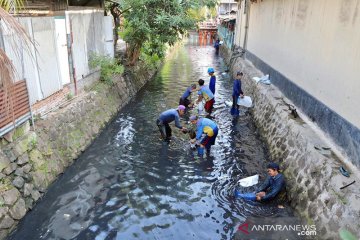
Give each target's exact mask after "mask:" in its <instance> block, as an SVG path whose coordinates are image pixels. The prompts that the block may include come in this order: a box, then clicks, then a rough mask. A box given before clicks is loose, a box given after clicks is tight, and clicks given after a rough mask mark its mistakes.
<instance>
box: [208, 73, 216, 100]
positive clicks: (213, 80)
mask: <svg viewBox="0 0 360 240" xmlns="http://www.w3.org/2000/svg"><path fill="white" fill-rule="evenodd" d="M208 74H209V76H210V81H209V89H210V91H211V92H212V93H213V94H214V95H215V84H216V77H215V70H214V68H212V67H211V68H208Z"/></svg>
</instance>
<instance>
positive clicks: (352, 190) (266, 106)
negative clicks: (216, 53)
mask: <svg viewBox="0 0 360 240" xmlns="http://www.w3.org/2000/svg"><path fill="white" fill-rule="evenodd" d="M221 50H222V53H224V56H225V58H226V59H227V62H228V64H229V66H230V74H232V76H234V74H235V73H236V72H237V71H239V70H240V71H243V72H244V73H245V76H244V78H243V81H242V82H243V91H244V93H245V95H249V96H251V97H252V99H253V102H254V107H253V109H252V110H251V112H252V115H253V118H254V120H255V122H256V125H257V127H258V129H259V132H260V134H261V136H262V137H263V138H264V140H265V142H266V143H267V145H268V148H269V150H270V154H271V157H272V158H273V159H274V161H276V162H278V163H280V166H281V167H282V168H283V169H284V174H285V177H286V180H287V190H288V196H289V200H290V203H291V207H293V208H294V209H295V210H296V212H297V213H298V214H299V215H300V216H301V217H302V218H303V219H305V220H307V222H308V223H309V224H313V223H315V224H316V226H317V238H318V239H339V238H340V237H339V231H340V230H341V229H347V230H349V231H351V232H352V233H353V234H355V235H356V236H357V237H360V223H359V219H360V192H359V183H360V181H359V179H358V178H357V177H356V174H355V173H353V174H352V175H351V177H350V178H346V177H344V176H342V175H341V174H340V172H339V167H340V166H346V163H347V162H346V161H345V160H344V159H343V157H342V156H340V155H337V154H335V151H333V149H334V148H333V146H331V148H330V145H329V142H328V141H326V139H324V138H323V137H321V134H319V133H318V132H317V131H318V128H317V127H316V126H315V125H313V124H312V123H311V122H309V121H307V120H306V117H305V116H304V114H302V113H301V112H299V114H300V117H298V118H294V117H293V116H292V114H291V112H290V111H289V107H288V104H289V103H290V104H291V102H290V101H289V100H288V99H287V98H286V97H284V96H283V94H282V93H281V92H280V91H279V90H278V89H277V88H276V87H275V86H273V85H264V84H261V83H258V84H257V83H256V82H255V81H254V80H253V79H252V77H259V76H263V73H261V72H260V71H259V70H257V69H256V68H255V67H254V66H253V65H252V64H251V62H249V61H246V60H244V59H242V58H237V59H235V60H232V61H231V64H230V61H229V59H231V57H230V56H231V54H230V53H229V52H227V50H226V49H221ZM265 74H266V73H265ZM348 167H349V168H350V167H351V166H348ZM353 180H356V183H355V184H353V185H351V186H349V187H347V188H345V189H343V190H341V189H340V187H342V186H343V185H346V184H348V183H350V182H352V181H353Z"/></svg>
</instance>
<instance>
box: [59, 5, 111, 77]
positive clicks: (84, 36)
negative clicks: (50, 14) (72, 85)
mask: <svg viewBox="0 0 360 240" xmlns="http://www.w3.org/2000/svg"><path fill="white" fill-rule="evenodd" d="M66 20H67V21H69V23H70V28H71V35H72V41H73V42H72V47H71V49H72V57H73V61H74V69H75V77H76V80H80V79H83V78H85V77H86V76H88V75H89V74H91V73H92V72H93V71H94V70H92V69H90V68H89V59H90V56H91V53H97V54H99V55H106V52H105V30H104V12H103V11H100V10H79V11H68V12H67V13H66Z"/></svg>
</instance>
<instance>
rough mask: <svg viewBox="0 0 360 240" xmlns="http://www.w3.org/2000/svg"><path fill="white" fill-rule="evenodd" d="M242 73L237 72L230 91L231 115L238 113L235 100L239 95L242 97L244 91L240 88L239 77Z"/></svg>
mask: <svg viewBox="0 0 360 240" xmlns="http://www.w3.org/2000/svg"><path fill="white" fill-rule="evenodd" d="M243 75H244V74H243V73H242V72H237V73H236V78H235V79H234V84H233V92H232V98H233V104H232V107H231V115H235V116H238V115H239V105H238V104H237V101H238V99H239V97H241V98H243V97H244V93H243V91H242V89H241V78H242V77H243Z"/></svg>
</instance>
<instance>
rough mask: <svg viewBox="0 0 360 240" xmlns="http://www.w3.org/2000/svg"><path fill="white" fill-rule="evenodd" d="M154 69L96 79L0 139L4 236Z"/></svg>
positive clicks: (0, 202)
mask: <svg viewBox="0 0 360 240" xmlns="http://www.w3.org/2000/svg"><path fill="white" fill-rule="evenodd" d="M155 72H156V71H155V70H149V69H147V68H146V66H145V65H143V64H141V65H140V64H139V65H137V66H134V67H132V68H131V69H128V70H127V71H126V73H125V74H124V75H123V76H115V77H114V79H113V83H114V84H113V85H109V84H106V83H103V82H100V81H97V82H95V83H94V84H93V85H91V86H89V87H85V90H84V91H83V92H82V93H81V94H79V95H78V96H76V97H75V98H73V99H71V100H69V101H68V102H67V103H66V104H64V105H62V106H61V107H60V108H59V109H58V110H57V111H54V112H51V113H49V114H48V115H46V116H45V118H44V119H39V120H37V121H36V122H35V126H34V127H30V124H29V122H26V123H24V124H23V125H22V126H21V127H18V128H16V130H15V131H14V132H12V133H10V134H7V135H6V136H5V137H4V138H2V139H1V143H0V144H1V145H0V146H1V148H0V171H1V173H0V239H4V238H5V237H6V235H7V234H8V233H9V231H11V229H13V228H14V227H15V226H16V225H17V223H18V221H19V220H20V219H21V218H23V217H24V216H25V214H26V212H27V211H29V210H31V209H32V208H33V207H34V205H35V203H36V202H37V201H38V200H39V199H40V198H41V197H42V195H43V194H44V193H45V192H46V190H47V188H48V186H49V185H50V184H51V183H52V182H53V181H54V180H55V179H56V178H57V177H58V176H59V174H62V173H63V172H64V171H65V169H66V168H67V167H68V166H70V165H71V164H72V163H73V162H74V160H75V159H76V158H77V157H78V156H79V155H80V154H81V153H82V152H83V151H84V150H85V149H86V148H87V147H88V146H89V145H90V144H91V143H92V141H93V140H94V139H95V137H96V136H97V135H98V134H99V133H100V132H101V130H102V129H103V128H104V127H105V126H106V124H107V123H108V122H109V121H110V120H111V119H112V118H113V117H114V116H115V115H116V114H117V112H118V111H119V110H120V109H121V108H122V107H124V106H125V105H126V104H127V103H128V102H129V101H130V100H131V98H132V97H133V96H134V95H135V94H136V93H137V92H138V91H139V90H140V89H141V88H142V87H143V86H144V84H145V83H146V82H147V81H148V80H150V79H151V78H152V77H153V76H154V74H155ZM34 129H35V130H34Z"/></svg>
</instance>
